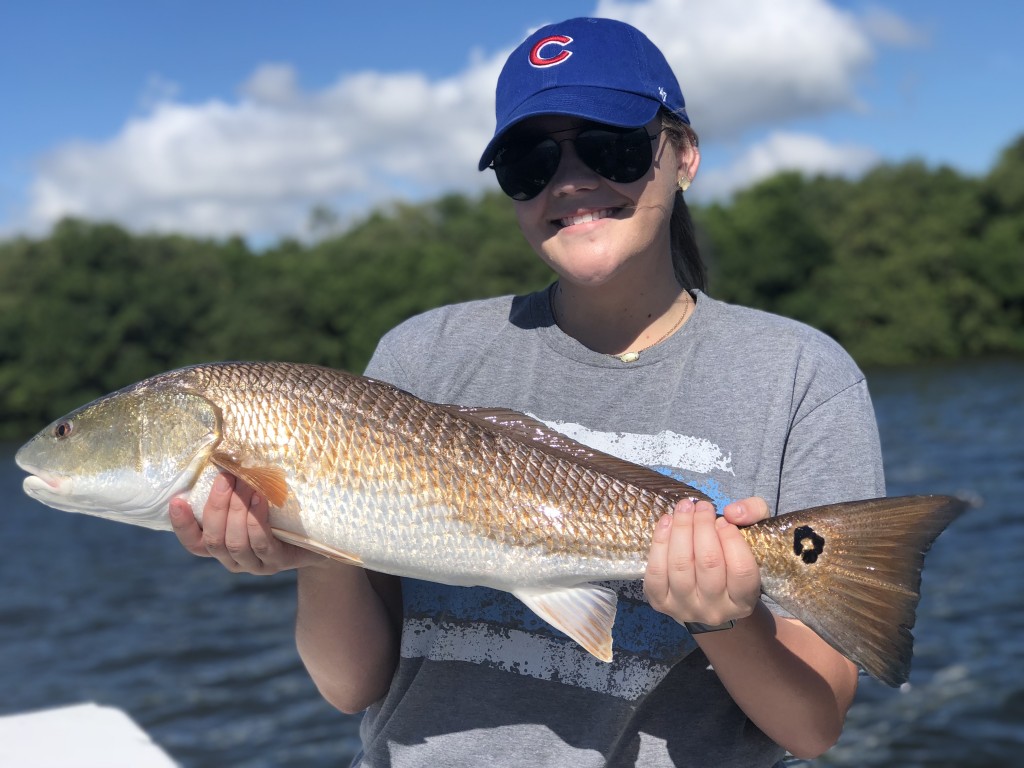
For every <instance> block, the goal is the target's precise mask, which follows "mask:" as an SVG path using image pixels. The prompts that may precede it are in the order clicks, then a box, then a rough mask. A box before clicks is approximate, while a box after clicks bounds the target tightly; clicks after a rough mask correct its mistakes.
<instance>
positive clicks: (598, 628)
mask: <svg viewBox="0 0 1024 768" xmlns="http://www.w3.org/2000/svg"><path fill="white" fill-rule="evenodd" d="M512 594H514V595H515V596H516V597H518V598H519V599H520V600H522V601H523V602H524V603H525V604H526V606H527V607H528V608H529V609H530V610H532V611H533V612H534V613H536V614H537V615H538V616H540V617H541V618H542V619H544V620H545V621H546V622H548V623H549V624H551V625H552V626H553V627H555V628H556V629H560V630H561V631H562V632H564V633H565V634H567V635H568V636H569V637H571V638H572V639H573V640H575V641H576V642H577V643H579V644H580V645H582V646H583V647H584V648H586V649H587V650H588V651H589V652H590V653H592V654H593V655H594V656H596V657H597V658H599V659H600V660H601V661H611V660H612V625H613V624H614V623H615V608H616V605H617V603H618V598H617V597H616V595H615V593H614V592H613V591H612V590H610V589H608V588H606V587H598V586H596V585H594V584H580V585H578V586H575V587H556V588H553V589H518V590H515V591H514V592H513V593H512Z"/></svg>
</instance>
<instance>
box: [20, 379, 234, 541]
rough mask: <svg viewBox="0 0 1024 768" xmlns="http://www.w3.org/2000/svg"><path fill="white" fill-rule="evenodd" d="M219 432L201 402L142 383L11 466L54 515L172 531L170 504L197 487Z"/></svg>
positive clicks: (39, 438)
mask: <svg viewBox="0 0 1024 768" xmlns="http://www.w3.org/2000/svg"><path fill="white" fill-rule="evenodd" d="M220 425H221V414H220V411H219V409H218V408H217V407H216V406H215V405H214V404H213V403H212V402H210V401H209V400H207V399H206V398H205V397H203V396H202V395H200V394H197V393H194V392H190V391H187V390H184V389H181V388H177V387H174V386H168V385H166V384H162V385H150V384H147V382H141V383H140V384H136V385H133V386H131V387H127V388H125V389H123V390H121V391H119V392H115V393H113V394H110V395H107V396H105V397H101V398H100V399H98V400H95V401H93V402H91V403H89V404H88V405H84V406H82V407H81V408H78V409H76V410H74V411H72V412H71V413H69V414H68V415H66V416H63V417H61V418H59V419H57V420H56V421H54V422H53V423H52V424H50V425H49V426H47V427H46V428H45V429H43V430H42V431H41V432H39V434H37V435H36V436H35V437H33V438H32V439H31V440H29V441H28V442H27V443H25V445H23V446H22V447H21V448H20V449H19V450H18V452H17V454H16V455H15V457H14V460H15V462H16V463H17V464H18V466H19V467H21V468H22V469H23V470H25V471H26V472H28V473H29V477H27V478H25V480H24V482H23V484H22V487H23V489H24V491H25V493H26V494H28V495H29V496H31V497H32V498H33V499H36V500H37V501H40V502H42V503H43V504H46V505H47V506H49V507H53V508H55V509H60V510H64V511H66V512H80V513H83V514H88V515H95V516H97V517H105V518H108V519H112V520H118V521H121V522H126V523H133V524H135V525H142V526H146V527H149V528H164V529H169V528H170V520H169V517H168V514H167V513H168V506H167V505H168V502H169V501H170V500H171V499H172V498H173V497H175V496H176V495H179V494H182V493H185V492H187V491H188V489H189V488H191V487H192V485H193V484H194V483H195V481H196V478H197V477H198V476H199V474H200V472H201V471H202V469H203V467H204V466H205V465H206V463H207V461H208V459H209V456H210V454H211V453H212V452H213V449H214V447H215V446H216V444H217V443H218V442H219V441H220V434H221V432H220V429H221V428H220Z"/></svg>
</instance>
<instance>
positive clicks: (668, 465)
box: [356, 291, 885, 768]
mask: <svg viewBox="0 0 1024 768" xmlns="http://www.w3.org/2000/svg"><path fill="white" fill-rule="evenodd" d="M695 295H696V299H697V305H696V309H695V310H694V312H693V314H692V316H691V317H690V320H689V322H687V323H686V325H684V326H683V327H682V329H680V331H679V332H677V333H676V334H674V335H673V336H672V337H670V338H669V339H667V340H666V341H665V342H663V343H661V344H659V345H657V346H655V347H653V348H651V349H648V350H646V351H645V352H643V354H642V355H641V356H640V359H639V360H637V361H636V362H633V363H623V362H621V361H619V360H617V359H615V358H612V357H609V356H607V355H602V354H599V353H596V352H594V351H592V350H590V349H587V348H586V347H584V346H583V345H581V344H580V343H579V342H577V341H576V340H575V339H573V338H571V337H569V336H567V335H565V334H564V333H562V331H561V330H560V329H559V328H558V326H557V325H556V324H555V323H554V321H553V319H552V316H551V311H550V306H549V303H548V301H547V293H546V292H545V291H542V292H539V293H536V294H532V295H529V296H522V297H515V298H513V297H502V298H497V299H488V300H484V301H476V302H470V303H466V304H459V305H454V306H449V307H442V308H440V309H437V310H433V311H430V312H427V313H425V314H422V315H419V316H418V317H414V318H412V319H410V320H408V321H407V322H405V323H403V324H402V325H400V326H398V327H397V328H395V329H394V330H392V331H391V332H389V333H388V334H387V335H386V336H385V337H384V338H383V339H382V340H381V342H380V345H379V346H378V348H377V351H376V353H375V355H374V357H373V359H372V360H371V361H370V364H369V366H368V367H367V369H366V375H368V376H372V377H374V378H378V379H382V380H384V381H388V382H390V383H392V384H395V385H396V386H399V387H401V388H403V389H405V390H408V391H409V392H412V393H413V394H415V395H417V396H419V397H422V398H424V399H427V400H431V401H434V402H443V403H455V404H460V405H471V406H502V407H507V408H512V409H514V410H517V411H522V412H525V413H528V414H530V415H532V416H534V417H536V418H538V419H540V420H541V421H544V422H546V423H547V424H549V425H550V426H551V427H553V428H554V429H556V430H558V431H560V432H563V433H565V434H567V435H569V436H570V437H572V438H574V439H576V440H578V441H580V442H582V443H585V444H587V445H589V446H591V447H594V448H597V449H600V450H603V451H605V452H607V453H611V454H614V455H616V456H619V457H621V458H624V459H628V460H630V461H634V462H636V463H639V464H644V465H647V466H649V467H652V468H654V469H657V470H659V471H661V472H664V473H667V474H669V475H672V476H673V477H676V478H678V479H680V480H682V481H684V482H686V483H689V484H690V485H692V486H695V487H697V488H699V489H700V490H702V491H704V492H705V493H707V494H708V495H709V496H711V498H713V499H714V500H715V501H716V503H717V504H718V505H719V508H721V506H722V505H724V504H725V503H728V502H729V501H732V500H736V499H741V498H745V497H748V496H761V497H763V498H765V499H766V500H767V501H768V503H769V505H770V506H771V507H772V508H773V509H774V510H777V511H778V512H790V511H793V510H796V509H802V508H805V507H810V506H815V505H818V504H824V503H829V502H835V501H842V500H850V499H859V498H868V497H875V496H882V495H884V492H885V489H884V480H883V477H882V462H881V454H880V448H879V441H878V431H877V427H876V424H875V419H874V413H873V410H872V407H871V401H870V398H869V396H868V391H867V386H866V383H865V381H864V376H863V374H862V373H861V372H860V371H859V370H858V369H857V367H856V366H855V365H854V363H853V362H852V361H851V360H850V358H849V357H848V355H847V354H846V353H845V352H844V351H843V350H842V349H841V348H840V347H839V346H838V345H837V344H836V343H835V342H834V341H832V340H831V339H829V338H828V337H827V336H825V335H823V334H821V333H819V332H817V331H815V330H813V329H811V328H809V327H807V326H805V325H801V324H800V323H797V322H794V321H792V320H787V319H784V318H780V317H776V316H773V315H769V314H766V313H763V312H758V311H755V310H751V309H745V308H742V307H736V306H731V305H728V304H725V303H722V302H720V301H716V300H714V299H711V298H709V297H708V296H706V295H704V294H701V293H699V292H695ZM611 586H613V587H615V588H616V589H617V591H618V592H619V612H618V616H617V618H616V622H615V628H614V643H615V658H614V660H613V661H612V662H611V663H604V662H601V661H598V660H596V659H595V658H593V657H592V656H590V655H589V654H588V653H587V652H586V651H584V650H583V649H582V648H580V647H579V646H578V645H576V644H575V643H574V642H573V641H571V640H569V639H568V638H566V637H565V636H564V635H562V634H561V633H559V632H558V631H557V630H554V629H553V628H551V627H550V626H549V625H547V624H546V623H544V622H543V621H542V620H540V619H539V618H537V617H536V616H535V615H534V614H533V613H531V612H530V611H529V609H527V608H526V607H525V606H524V605H522V604H521V603H520V602H519V601H518V600H517V599H516V598H515V597H513V596H512V595H510V594H507V593H504V592H498V591H495V590H491V589H487V588H483V587H451V586H445V585H440V584H433V583H427V582H423V581H417V580H413V579H403V581H402V593H403V603H404V623H403V631H402V643H401V660H400V663H399V667H398V671H397V673H396V675H395V678H394V680H393V682H392V684H391V688H390V690H389V691H388V694H387V695H386V696H385V698H384V699H382V700H381V701H379V702H377V703H376V704H374V705H373V706H371V707H370V708H369V709H368V710H367V712H366V714H365V715H364V718H363V722H362V726H361V736H362V740H363V750H364V751H363V754H362V755H361V756H360V757H359V758H357V761H356V763H357V764H358V765H361V766H364V767H369V766H373V768H379V767H380V766H395V767H396V768H398V767H404V766H473V767H474V768H477V767H478V766H481V765H486V766H489V768H490V767H497V766H523V765H543V766H579V767H586V766H605V765H611V766H627V765H629V766H631V765H642V766H714V767H715V768H723V767H725V766H743V767H744V768H746V767H748V766H772V765H774V764H776V763H777V762H778V761H779V760H780V759H781V758H782V756H783V754H784V751H783V750H782V749H781V748H780V747H779V746H777V745H776V744H774V743H773V742H772V741H771V740H770V739H768V738H767V737H766V736H765V735H764V734H763V733H761V731H760V730H759V729H758V728H757V727H756V726H754V725H753V724H752V723H751V722H750V721H749V720H748V719H747V718H746V716H745V715H744V714H743V712H742V711H741V710H740V709H739V708H738V707H737V706H736V705H735V703H734V702H733V701H732V699H731V698H730V697H729V695H728V693H726V691H725V689H724V688H723V687H722V685H721V683H720V682H719V681H718V678H717V676H716V675H715V673H714V671H713V670H711V669H709V668H708V662H707V659H706V658H705V657H704V654H703V653H702V652H701V651H700V649H699V648H698V647H697V645H696V643H695V641H694V640H693V638H692V636H690V634H689V633H688V632H687V631H686V630H685V629H684V628H683V627H682V626H680V625H679V624H677V623H676V622H675V621H674V620H672V619H671V618H669V617H667V616H665V615H663V614H660V613H658V612H656V611H654V610H653V609H652V608H651V607H650V606H649V605H648V604H647V602H646V600H645V598H644V594H643V585H642V582H639V581H638V582H625V583H616V584H613V585H611Z"/></svg>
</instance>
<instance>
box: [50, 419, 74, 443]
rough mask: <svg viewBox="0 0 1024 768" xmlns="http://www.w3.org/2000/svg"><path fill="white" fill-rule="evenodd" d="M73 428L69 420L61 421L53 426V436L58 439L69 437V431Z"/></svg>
mask: <svg viewBox="0 0 1024 768" xmlns="http://www.w3.org/2000/svg"><path fill="white" fill-rule="evenodd" d="M73 430H74V423H73V422H71V421H62V422H60V423H59V424H57V426H55V427H54V428H53V436H54V437H56V438H57V439H58V440H63V439H64V438H65V437H70V436H71V432H72V431H73Z"/></svg>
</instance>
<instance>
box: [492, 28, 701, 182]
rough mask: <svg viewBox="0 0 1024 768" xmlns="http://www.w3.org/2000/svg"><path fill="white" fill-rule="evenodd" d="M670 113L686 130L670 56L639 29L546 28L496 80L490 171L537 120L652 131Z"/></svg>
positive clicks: (518, 51) (531, 38) (683, 104)
mask: <svg viewBox="0 0 1024 768" xmlns="http://www.w3.org/2000/svg"><path fill="white" fill-rule="evenodd" d="M663 107H664V108H665V109H667V110H668V111H670V112H673V113H674V114H676V115H677V116H678V117H679V118H680V119H681V120H683V121H684V122H685V123H687V124H689V122H690V118H689V117H688V116H687V114H686V102H685V101H684V100H683V92H682V91H681V90H680V88H679V82H678V81H677V80H676V76H675V74H673V72H672V68H671V67H669V65H668V62H667V61H665V56H664V55H663V54H662V52H661V51H660V50H658V48H657V46H655V45H654V43H652V42H651V41H650V40H649V39H648V38H647V36H646V35H644V34H643V33H642V32H641V31H640V30H638V29H636V28H635V27H631V26H630V25H629V24H625V23H623V22H621V21H614V20H613V19H588V18H579V19H569V20H568V21H562V22H559V23H557V24H549V25H547V26H546V27H541V28H540V29H538V30H537V31H536V32H534V33H533V34H532V35H530V36H529V37H528V38H526V40H524V41H523V42H522V43H521V44H520V45H519V47H518V48H516V49H515V50H514V51H512V54H511V55H510V56H509V57H508V60H507V61H506V62H505V66H504V68H503V69H502V70H501V74H500V75H499V76H498V87H497V92H496V98H495V108H494V113H495V118H496V122H497V124H496V127H495V130H494V138H492V139H491V142H490V143H489V144H488V145H487V148H486V149H485V150H484V153H483V155H482V156H481V157H480V166H479V169H480V170H481V171H482V170H483V169H484V168H486V167H487V166H489V165H490V164H491V161H492V160H493V159H494V155H495V153H496V152H497V149H498V145H499V144H500V142H501V138H502V137H503V136H504V135H505V133H506V132H507V131H508V130H509V128H511V127H513V126H514V125H516V124H517V123H519V122H521V121H523V120H525V119H527V118H528V117H534V116H536V115H570V116H572V117H579V118H583V119H585V120H593V121H595V122H598V123H605V124H606V125H614V126H618V127H620V128H638V127H640V126H641V125H647V123H649V122H650V121H651V119H652V118H653V117H654V116H655V115H656V114H657V113H658V110H659V109H661V108H663Z"/></svg>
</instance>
